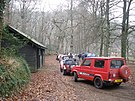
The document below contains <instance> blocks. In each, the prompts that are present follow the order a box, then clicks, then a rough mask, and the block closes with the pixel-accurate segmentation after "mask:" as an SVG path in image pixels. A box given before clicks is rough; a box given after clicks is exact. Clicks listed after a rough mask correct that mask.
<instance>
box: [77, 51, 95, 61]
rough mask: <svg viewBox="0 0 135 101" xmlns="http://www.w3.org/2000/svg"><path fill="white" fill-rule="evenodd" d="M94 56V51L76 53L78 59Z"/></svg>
mask: <svg viewBox="0 0 135 101" xmlns="http://www.w3.org/2000/svg"><path fill="white" fill-rule="evenodd" d="M95 56H96V54H94V53H88V52H86V53H82V54H78V58H79V60H80V59H82V60H83V59H84V58H86V57H95Z"/></svg>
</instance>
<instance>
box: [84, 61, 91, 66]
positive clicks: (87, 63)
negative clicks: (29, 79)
mask: <svg viewBox="0 0 135 101" xmlns="http://www.w3.org/2000/svg"><path fill="white" fill-rule="evenodd" d="M90 65H91V60H85V61H84V62H83V63H82V66H90Z"/></svg>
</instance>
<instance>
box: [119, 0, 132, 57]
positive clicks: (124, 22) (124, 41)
mask: <svg viewBox="0 0 135 101" xmlns="http://www.w3.org/2000/svg"><path fill="white" fill-rule="evenodd" d="M132 1H133V0H129V1H128V2H127V0H123V20H122V35H121V56H122V57H124V58H125V59H126V51H127V37H128V34H129V33H128V29H129V11H130V6H131V3H132ZM127 3H128V4H127Z"/></svg>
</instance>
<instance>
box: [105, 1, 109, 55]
mask: <svg viewBox="0 0 135 101" xmlns="http://www.w3.org/2000/svg"><path fill="white" fill-rule="evenodd" d="M109 3H110V0H107V1H106V26H107V27H106V33H107V36H106V41H105V48H104V56H106V57H108V56H109V47H110V21H109V9H110V8H109Z"/></svg>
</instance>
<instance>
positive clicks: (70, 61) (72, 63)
mask: <svg viewBox="0 0 135 101" xmlns="http://www.w3.org/2000/svg"><path fill="white" fill-rule="evenodd" d="M64 64H65V65H75V64H76V63H75V61H73V60H66V61H65V63H64Z"/></svg>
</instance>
